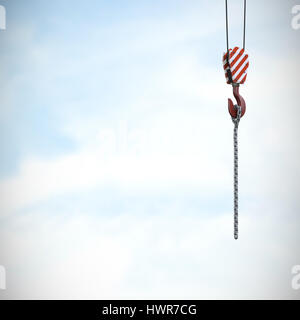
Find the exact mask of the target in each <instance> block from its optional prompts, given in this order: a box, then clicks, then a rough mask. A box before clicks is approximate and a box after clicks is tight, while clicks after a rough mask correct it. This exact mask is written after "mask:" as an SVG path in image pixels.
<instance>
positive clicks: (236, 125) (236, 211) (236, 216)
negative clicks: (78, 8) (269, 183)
mask: <svg viewBox="0 0 300 320" xmlns="http://www.w3.org/2000/svg"><path fill="white" fill-rule="evenodd" d="M235 107H236V108H237V117H236V118H232V122H233V123H234V130H233V146H234V188H233V190H234V239H236V240H237V239H238V237H239V225H238V223H239V202H238V201H239V181H238V176H239V171H238V168H239V166H238V160H239V157H238V151H239V150H238V128H239V123H240V120H241V114H242V108H241V107H240V106H238V105H236V106H235Z"/></svg>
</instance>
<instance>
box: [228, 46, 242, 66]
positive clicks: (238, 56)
mask: <svg viewBox="0 0 300 320" xmlns="http://www.w3.org/2000/svg"><path fill="white" fill-rule="evenodd" d="M243 53H244V50H243V49H242V50H241V51H240V52H239V54H238V55H237V56H236V57H235V59H234V60H233V61H232V62H231V63H230V66H231V68H233V67H234V65H235V64H236V63H237V61H238V60H239V58H240V57H241V55H242V54H243Z"/></svg>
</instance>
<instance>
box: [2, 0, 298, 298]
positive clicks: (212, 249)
mask: <svg viewBox="0 0 300 320" xmlns="http://www.w3.org/2000/svg"><path fill="white" fill-rule="evenodd" d="M248 2H249V4H248V24H247V39H246V48H247V52H248V53H249V59H250V68H249V74H248V78H247V82H246V84H245V85H244V86H242V87H241V90H240V91H241V94H242V95H243V96H244V98H245V99H246V102H247V113H246V115H245V117H244V118H243V119H242V121H241V124H240V131H239V134H240V135H239V139H240V239H239V240H238V241H235V240H234V239H233V210H232V188H233V186H232V180H233V177H232V173H233V172H232V171H233V168H232V161H233V147H232V130H233V124H232V122H231V119H230V116H229V115H228V112H227V98H228V97H231V96H232V90H231V88H230V86H228V85H226V83H225V77H224V74H223V69H222V54H223V52H224V50H225V46H226V43H225V29H224V26H225V25H224V23H225V21H224V19H225V17H224V1H219V0H216V1H203V0H202V1H201V0H165V1H158V0H152V1H150V0H127V1H124V0H113V1H104V0H101V1H96V0H89V1H71V0H63V1H62V0H52V1H40V0H39V1H38V0H28V1H17V0H10V1H4V0H2V1H0V5H3V6H5V8H6V14H7V17H6V19H7V21H6V23H7V26H6V30H2V31H1V32H0V47H1V50H0V102H1V103H0V133H1V134H0V147H1V150H2V152H1V158H0V199H1V203H0V265H2V266H4V267H5V269H6V276H7V279H6V280H7V281H6V286H7V289H6V290H5V291H3V290H2V291H0V298H2V299H8V298H16V299H23V298H27V299H33V298H39V299H48V298H50V299H51V298H57V299H61V298H71V299H72V298H79V299H88V298H91V299H109V298H114V299H117V298H120V299H122V298H126V299H130V298H135V299H147V298H148V299H153V298H157V299H161V298H166V299H167V298H176V299H185V298H191V299H202V298H204V299H231V298H239V299H244V298H249V299H288V298H289V299H299V298H300V291H299V290H298V291H296V290H293V289H292V286H291V281H292V277H293V275H292V274H291V270H292V267H293V266H294V265H297V264H298V265H299V264H300V253H299V252H300V249H299V243H300V236H299V226H300V217H299V209H300V205H299V204H300V203H299V198H298V196H299V191H298V190H299V187H300V183H299V178H300V170H299V165H298V163H299V155H300V150H299V149H300V148H299V141H298V137H299V123H298V121H299V120H298V119H299V116H300V111H299V100H298V97H299V67H300V62H299V54H300V45H299V44H300V43H299V40H300V29H299V30H294V29H293V28H292V26H291V20H292V17H293V15H292V7H293V6H294V5H296V4H297V1H290V0H289V1H287V0H276V1H274V0H272V1H271V0H267V1H259V0H252V1H248ZM298 2H299V1H298ZM229 4H230V43H231V44H232V45H231V46H235V45H241V42H242V1H239V0H230V1H229ZM299 4H300V3H299Z"/></svg>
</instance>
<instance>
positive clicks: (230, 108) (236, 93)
mask: <svg viewBox="0 0 300 320" xmlns="http://www.w3.org/2000/svg"><path fill="white" fill-rule="evenodd" d="M233 95H234V97H235V99H236V101H237V105H238V106H240V107H241V109H242V110H241V117H242V116H243V115H244V114H245V112H246V102H245V100H244V98H243V97H242V96H241V95H240V92H239V85H238V84H233ZM228 111H229V113H230V115H231V117H232V118H236V117H237V108H236V105H234V104H233V102H232V100H231V99H228Z"/></svg>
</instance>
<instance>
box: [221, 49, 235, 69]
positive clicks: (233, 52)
mask: <svg viewBox="0 0 300 320" xmlns="http://www.w3.org/2000/svg"><path fill="white" fill-rule="evenodd" d="M238 49H239V48H238V47H235V48H234V49H233V50H231V49H230V50H229V60H230V59H231V58H232V57H233V56H234V54H235V53H236V52H237V50H238ZM227 54H228V52H226V53H225V54H224V58H223V61H225V60H227ZM227 67H228V63H226V64H225V65H224V69H225V68H227Z"/></svg>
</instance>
